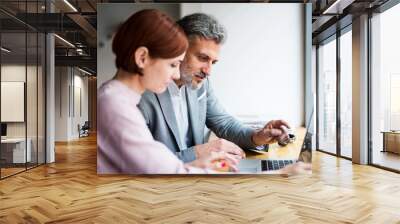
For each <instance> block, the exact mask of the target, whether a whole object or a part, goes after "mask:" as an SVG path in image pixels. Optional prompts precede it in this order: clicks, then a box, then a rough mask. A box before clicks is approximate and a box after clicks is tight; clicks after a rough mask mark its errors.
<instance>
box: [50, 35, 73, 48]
mask: <svg viewBox="0 0 400 224" xmlns="http://www.w3.org/2000/svg"><path fill="white" fill-rule="evenodd" d="M54 36H55V37H57V38H58V39H60V40H61V41H62V42H64V43H66V44H67V45H69V46H70V47H73V48H75V45H73V44H71V42H69V41H68V40H66V39H64V38H62V37H60V36H59V35H57V34H54Z"/></svg>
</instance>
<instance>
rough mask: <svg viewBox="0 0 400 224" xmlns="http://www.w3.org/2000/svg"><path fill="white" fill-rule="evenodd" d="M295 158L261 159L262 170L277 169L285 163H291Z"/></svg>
mask: <svg viewBox="0 0 400 224" xmlns="http://www.w3.org/2000/svg"><path fill="white" fill-rule="evenodd" d="M294 162H296V161H295V160H261V169H262V171H266V170H279V169H282V168H283V167H285V166H286V165H289V164H293V163H294Z"/></svg>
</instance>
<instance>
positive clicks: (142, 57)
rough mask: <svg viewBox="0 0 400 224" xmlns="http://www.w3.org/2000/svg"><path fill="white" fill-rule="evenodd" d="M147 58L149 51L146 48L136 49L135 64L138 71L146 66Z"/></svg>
mask: <svg viewBox="0 0 400 224" xmlns="http://www.w3.org/2000/svg"><path fill="white" fill-rule="evenodd" d="M148 57H149V50H148V49H147V47H139V48H137V49H136V51H135V62H136V65H137V66H138V67H139V68H140V69H143V68H144V67H145V66H146V64H147V62H148Z"/></svg>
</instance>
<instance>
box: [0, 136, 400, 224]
mask: <svg viewBox="0 0 400 224" xmlns="http://www.w3.org/2000/svg"><path fill="white" fill-rule="evenodd" d="M313 160H314V161H313V174H312V176H297V177H289V178H285V177H281V176H271V175H269V176H256V175H243V176H238V175H237V176H229V175H228V176H180V177H178V176H157V177H154V176H108V177H99V176H97V174H96V140H95V138H94V137H90V138H85V139H83V140H81V141H77V142H71V143H69V144H58V145H57V150H56V163H55V164H51V165H46V166H41V167H38V168H35V169H33V170H29V171H27V172H25V173H21V174H18V175H16V176H13V177H10V178H7V179H5V180H2V181H0V223H43V222H48V223H374V224H375V223H385V224H387V223H400V175H399V174H396V173H391V172H388V171H384V170H380V169H377V168H374V167H369V166H359V165H352V164H351V162H350V161H348V160H343V159H337V158H335V157H333V156H330V155H326V154H323V153H320V152H317V153H315V154H314V158H313Z"/></svg>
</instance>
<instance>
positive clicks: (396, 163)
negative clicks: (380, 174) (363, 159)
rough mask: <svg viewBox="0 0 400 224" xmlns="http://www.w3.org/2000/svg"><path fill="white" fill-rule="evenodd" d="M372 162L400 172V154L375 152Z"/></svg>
mask: <svg viewBox="0 0 400 224" xmlns="http://www.w3.org/2000/svg"><path fill="white" fill-rule="evenodd" d="M372 160H373V163H374V164H377V165H381V166H385V167H389V168H392V169H395V170H400V154H396V153H392V152H381V151H378V150H377V151H375V152H374V155H373V157H372Z"/></svg>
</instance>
